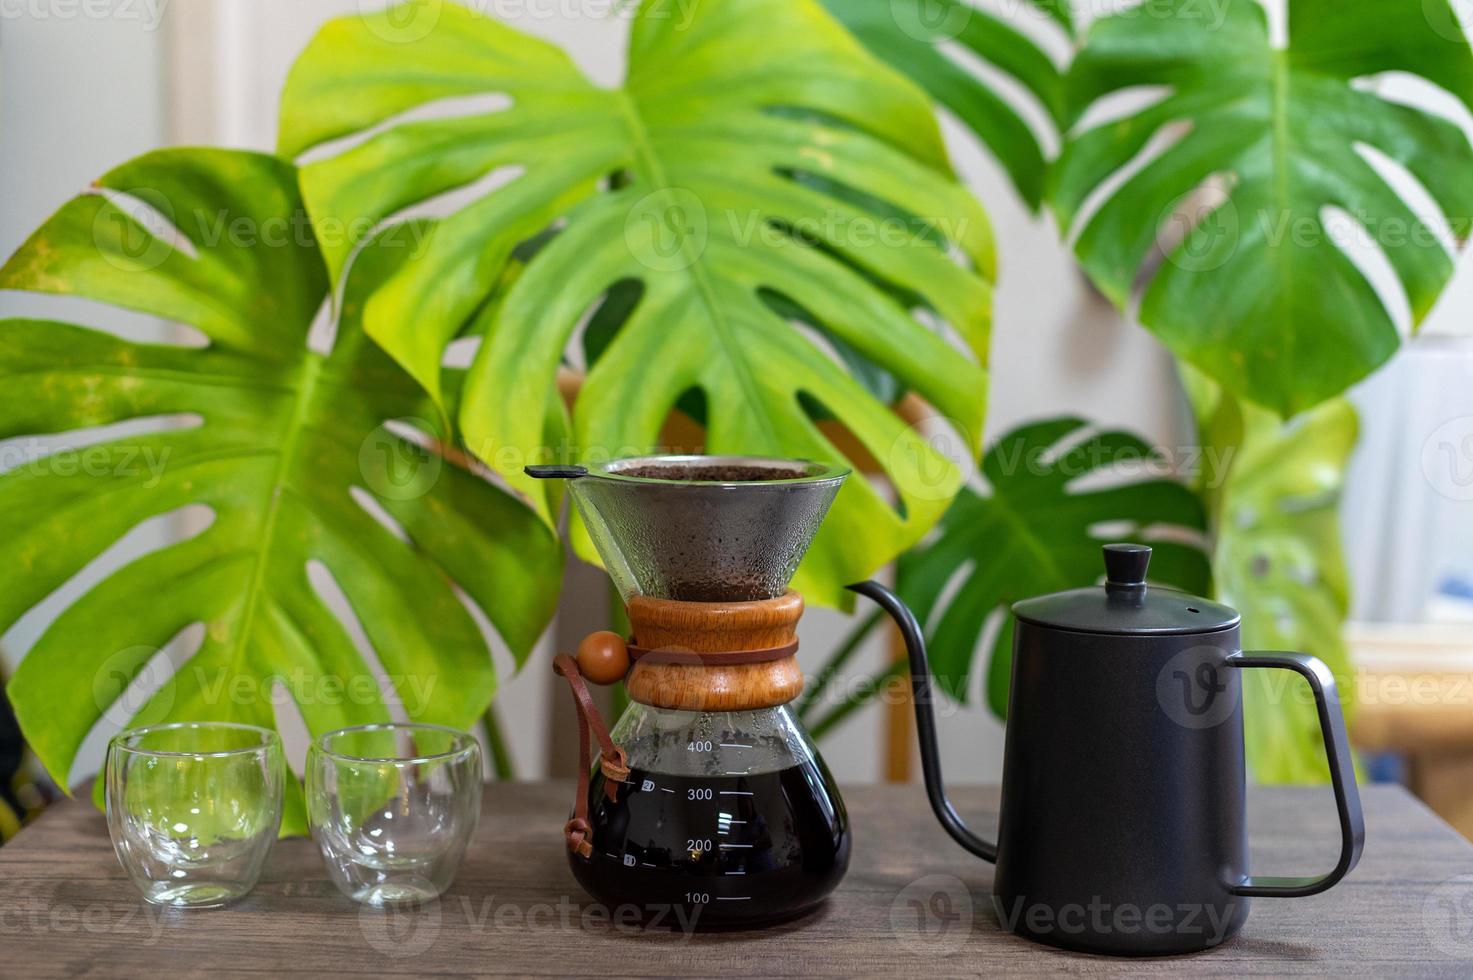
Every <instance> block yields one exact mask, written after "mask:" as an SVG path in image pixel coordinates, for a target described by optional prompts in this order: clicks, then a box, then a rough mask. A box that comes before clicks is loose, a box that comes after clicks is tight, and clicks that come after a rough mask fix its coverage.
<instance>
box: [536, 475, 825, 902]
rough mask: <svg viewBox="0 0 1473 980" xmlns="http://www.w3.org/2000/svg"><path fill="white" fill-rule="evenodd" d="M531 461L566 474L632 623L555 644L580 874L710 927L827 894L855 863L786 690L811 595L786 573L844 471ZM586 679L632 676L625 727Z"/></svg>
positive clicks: (794, 680)
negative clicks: (573, 743)
mask: <svg viewBox="0 0 1473 980" xmlns="http://www.w3.org/2000/svg"><path fill="white" fill-rule="evenodd" d="M528 473H530V474H531V475H533V476H536V477H541V478H560V479H567V480H568V481H569V483H570V488H571V492H572V496H573V500H574V503H575V504H576V505H577V507H578V511H579V513H580V514H581V515H582V517H583V521H584V523H585V524H586V525H587V527H588V530H589V534H590V535H591V537H592V539H593V542H594V544H595V546H596V547H597V548H598V552H599V554H600V555H601V556H602V558H603V560H604V564H605V565H606V566H607V568H608V571H609V574H610V575H611V576H612V577H613V580H614V582H615V584H616V585H617V586H618V588H619V590H620V592H621V594H622V595H623V597H624V600H625V602H626V603H627V606H628V612H629V621H630V625H631V629H632V633H633V635H632V636H631V637H630V638H629V639H628V640H627V641H626V640H625V639H624V638H622V637H619V636H617V635H616V634H613V633H607V632H603V633H594V634H592V635H590V636H589V637H587V638H586V639H585V640H584V641H583V642H582V643H581V644H580V645H579V648H578V656H577V659H576V660H574V658H572V657H568V656H566V655H564V656H559V657H558V658H557V659H556V661H555V665H556V670H557V672H558V673H559V674H560V675H562V676H563V677H564V678H566V679H567V681H568V683H569V686H570V688H571V690H572V692H573V696H574V699H575V702H576V703H577V706H578V717H579V728H580V732H579V735H580V744H581V751H582V756H583V757H582V765H581V767H580V775H581V778H580V782H579V787H578V791H577V797H576V799H575V801H574V807H573V816H572V818H571V819H570V820H569V821H568V823H567V825H566V826H565V827H564V836H565V837H566V839H567V843H568V850H569V861H570V863H571V865H572V869H573V874H574V876H575V877H577V879H578V881H579V882H580V883H581V884H582V885H583V887H584V888H585V889H587V890H588V892H589V893H590V894H591V895H593V896H594V897H595V898H596V899H598V900H599V901H601V902H604V903H605V904H607V905H609V906H610V907H617V906H627V905H630V904H633V905H635V906H638V907H640V908H641V909H643V910H645V911H646V912H647V913H649V914H654V913H655V912H656V911H664V910H671V909H677V908H679V909H682V911H683V913H684V914H683V915H682V917H681V918H682V921H686V922H690V921H695V923H696V924H697V925H698V926H700V925H728V926H729V925H752V924H757V923H762V922H770V921H774V920H778V919H783V918H787V917H789V916H793V915H797V914H799V913H801V912H804V911H806V910H808V909H810V908H812V907H814V906H815V905H817V904H818V903H819V902H821V901H822V900H823V899H824V898H825V897H826V896H827V895H828V894H829V893H830V892H831V891H833V889H834V887H835V886H836V885H837V884H838V883H839V880H840V879H841V878H842V877H843V876H844V872H845V870H846V869H847V867H848V864H849V849H850V835H849V821H848V817H847V816H846V815H845V813H844V804H843V801H842V800H841V799H840V798H839V792H838V789H837V787H836V786H835V785H834V782H833V779H832V777H830V775H829V773H828V769H827V768H826V767H825V766H824V763H823V759H822V758H821V757H820V756H819V754H818V750H817V749H816V748H814V746H813V743H812V742H811V741H810V740H809V738H808V735H807V733H806V732H805V731H804V730H803V727H802V725H801V724H800V723H799V722H798V719H797V716H796V714H795V713H794V712H793V711H792V710H791V709H790V707H789V703H790V702H791V701H792V700H793V699H794V698H795V697H797V696H798V694H799V693H801V691H802V687H803V675H802V673H801V672H800V671H799V669H798V663H797V660H796V658H795V656H794V654H795V653H796V652H797V648H798V641H797V633H796V628H797V624H798V619H799V618H800V617H801V616H802V614H803V599H802V597H801V596H800V595H799V594H798V593H796V592H794V591H793V590H791V589H789V588H788V587H787V585H788V581H789V579H791V578H792V576H793V573H794V571H795V570H796V569H797V567H798V562H799V561H800V560H801V559H802V557H803V553H804V552H805V551H806V550H807V548H808V545H809V542H811V541H812V540H813V536H814V534H815V533H816V532H817V531H818V527H819V524H820V523H821V522H822V521H823V518H824V515H825V514H826V513H827V512H828V508H829V504H830V503H832V501H833V499H834V496H835V494H837V493H838V490H839V486H840V484H842V483H843V481H844V478H845V476H847V475H848V474H847V471H846V470H843V469H839V468H835V467H830V466H826V465H822V464H814V463H802V462H793V461H787V460H769V459H751V458H745V457H719V456H664V457H647V458H641V459H626V460H619V461H616V462H612V463H607V464H603V465H600V466H596V467H587V468H585V467H529V468H528ZM585 679H586V680H588V681H592V682H594V683H599V684H611V683H614V682H616V681H620V680H622V681H624V682H625V685H626V688H627V690H628V693H629V698H630V702H631V703H630V706H629V708H628V710H627V711H625V713H624V715H623V717H621V718H620V719H619V721H618V723H617V724H616V725H615V726H614V728H613V730H612V731H608V730H606V729H605V728H604V725H603V722H602V719H601V718H600V717H599V714H598V711H597V709H596V708H595V707H594V705H593V701H592V700H591V698H590V697H589V694H588V689H587V687H586V686H585V683H584V681H585ZM590 736H591V738H592V740H593V741H596V742H597V744H598V750H599V751H598V758H597V760H596V766H595V760H592V759H590V758H589V751H590V750H589V743H590Z"/></svg>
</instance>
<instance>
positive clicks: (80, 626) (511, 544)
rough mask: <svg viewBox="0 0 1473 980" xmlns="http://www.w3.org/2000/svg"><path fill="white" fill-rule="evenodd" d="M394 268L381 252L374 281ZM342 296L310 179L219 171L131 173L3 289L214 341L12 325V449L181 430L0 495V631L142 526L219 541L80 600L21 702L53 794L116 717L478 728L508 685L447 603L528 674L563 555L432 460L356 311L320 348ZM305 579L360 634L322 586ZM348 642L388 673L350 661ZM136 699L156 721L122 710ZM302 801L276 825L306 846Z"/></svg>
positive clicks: (181, 542) (243, 167)
mask: <svg viewBox="0 0 1473 980" xmlns="http://www.w3.org/2000/svg"><path fill="white" fill-rule="evenodd" d="M138 202H143V203H145V204H147V205H149V206H151V208H152V211H151V213H150V212H147V211H145V212H143V213H141V214H140V213H139V212H138V210H137V208H136V205H137V203H138ZM140 220H141V221H142V223H140ZM161 221H162V222H167V223H168V225H171V226H172V227H165V226H163V225H162V224H160V222H161ZM150 228H151V229H154V231H155V232H157V234H155V233H152V232H151V231H150V230H148V229H150ZM175 232H177V237H176V236H175V234H174V233H175ZM403 258H404V250H402V249H394V248H390V247H386V246H383V245H380V244H375V245H373V246H371V247H370V248H368V249H366V250H365V251H364V261H363V262H362V263H361V264H362V268H363V270H364V273H365V275H364V278H363V280H362V282H363V283H364V284H366V283H368V282H370V281H371V278H372V277H373V276H377V275H384V274H388V273H389V272H390V271H392V269H393V268H395V267H396V266H397V265H399V264H400V263H401V262H402V261H403ZM327 285H328V281H327V273H326V269H325V267H324V265H323V262H322V259H321V255H320V253H319V251H318V248H317V246H316V243H315V241H314V238H313V235H312V229H311V225H310V223H309V222H308V221H307V220H306V215H305V212H304V211H303V207H302V202H301V200H300V196H299V193H298V190H297V175H296V171H295V170H294V168H293V167H292V166H291V165H290V164H288V163H285V162H282V161H280V160H278V159H276V158H274V157H270V156H264V155H257V154H251V153H238V152H228V151H216V150H165V151H160V152H156V153H151V154H149V155H147V156H144V157H141V158H139V159H137V160H134V161H132V162H131V163H127V164H124V165H123V166H121V167H119V168H117V169H116V170H114V171H112V172H111V173H108V174H107V175H106V176H104V177H103V178H101V180H99V181H98V182H97V184H96V185H95V187H94V189H93V191H92V192H90V193H86V194H83V195H82V196H80V197H78V198H76V199H74V200H72V201H71V202H69V203H67V204H66V205H64V206H63V207H62V208H61V210H60V211H58V212H57V213H56V215H55V216H54V217H52V218H51V219H50V220H49V221H47V222H46V224H45V225H43V226H42V227H41V228H40V230H38V231H37V232H36V233H35V234H34V235H33V236H31V238H30V239H29V240H28V241H27V242H26V243H25V245H24V246H22V248H21V249H20V251H18V252H17V253H16V254H15V255H14V256H13V257H12V258H11V259H10V261H9V262H8V263H7V264H6V265H5V266H4V268H3V269H0V289H14V290H28V291H33V292H37V293H49V294H54V295H58V296H72V297H82V298H85V299H88V300H93V301H96V302H98V303H102V304H108V305H109V306H113V307H123V308H127V309H131V310H135V311H139V312H142V313H145V314H149V315H152V316H156V317H159V318H160V319H162V320H165V321H172V322H176V323H181V324H187V325H188V326H190V327H193V328H195V329H196V330H198V331H199V332H200V333H201V334H203V335H204V337H205V338H206V339H207V341H208V342H207V344H206V346H203V347H189V346H174V345H165V344H150V343H134V342H129V341H126V340H122V339H119V338H118V337H116V336H113V335H111V334H108V333H103V332H100V331H98V330H93V329H88V328H87V327H84V326H80V325H76V324H72V323H63V322H49V321H39V320H6V321H3V322H0V365H3V370H4V372H5V374H6V383H5V385H4V386H3V387H0V438H16V437H39V436H49V435H57V434H59V436H60V438H62V439H66V438H67V435H66V434H68V433H78V434H80V433H81V430H89V429H94V428H95V427H100V426H113V425H115V424H118V423H124V422H130V421H132V422H138V421H139V420H152V421H153V423H158V421H159V420H164V419H167V420H173V422H174V423H175V424H168V425H160V424H150V425H144V426H143V427H142V428H141V429H140V428H137V427H135V429H134V430H133V431H132V432H129V433H126V434H125V433H123V432H109V431H107V430H103V432H102V433H100V435H101V441H100V442H96V443H95V444H94V445H91V446H89V447H88V448H86V449H85V450H84V451H80V452H59V453H56V454H54V455H53V456H49V457H44V458H41V459H38V460H35V461H33V462H31V463H29V464H27V465H25V466H20V467H15V468H13V469H11V470H10V471H9V472H7V473H5V474H4V475H3V476H0V540H3V541H4V549H5V558H6V561H5V562H4V563H3V565H0V631H3V630H4V629H7V628H9V627H10V626H11V625H12V624H14V623H15V622H16V620H17V619H18V618H19V617H21V616H22V615H24V614H25V613H27V612H28V611H29V610H32V609H34V608H35V607H36V606H37V605H38V604H39V603H41V602H42V601H43V600H46V599H47V598H48V596H51V595H52V594H53V592H54V591H55V590H57V589H58V588H61V587H62V586H64V585H66V584H67V583H68V582H71V581H72V580H73V579H74V577H75V576H77V575H78V574H79V573H81V572H83V570H84V569H87V568H88V566H89V564H90V563H92V562H94V561H95V560H96V559H98V558H99V557H100V556H103V555H104V554H105V553H107V552H108V551H109V549H110V548H112V546H114V545H115V544H116V543H117V542H118V541H119V540H120V539H121V538H123V537H124V536H125V535H127V534H128V533H129V532H130V531H132V530H133V529H134V528H137V527H138V526H139V525H140V524H142V523H144V522H146V521H149V520H150V519H152V518H158V517H161V516H162V515H170V514H177V513H178V512H180V511H181V509H184V508H189V507H197V508H207V509H208V515H209V516H208V518H207V522H206V523H207V526H205V527H203V528H199V527H194V528H187V527H184V526H182V525H183V524H184V523H185V522H184V521H176V522H175V523H176V524H177V525H180V526H178V527H176V531H175V533H171V534H170V535H169V537H170V541H169V542H168V543H166V544H165V545H163V546H162V547H159V548H158V549H157V550H154V551H152V552H150V553H148V554H145V555H143V556H142V557H138V558H135V559H133V560H131V561H129V562H128V563H127V564H124V565H122V566H121V567H118V568H116V570H114V571H111V572H110V573H109V574H106V575H104V576H103V577H101V578H100V580H97V581H95V583H91V584H88V585H86V586H84V587H82V588H80V589H78V590H77V594H76V596H75V598H74V600H73V601H72V602H71V603H70V604H69V605H68V606H67V607H66V608H65V609H63V610H62V611H61V613H60V614H59V615H58V616H57V618H56V619H55V621H54V622H53V623H52V624H51V625H50V626H49V627H48V628H47V629H46V630H45V632H44V633H43V634H42V636H41V637H40V639H39V640H38V641H37V642H36V644H35V646H34V648H33V649H32V650H31V651H30V652H29V653H28V654H27V655H26V657H25V658H24V659H23V660H22V661H21V664H20V668H19V669H18V670H17V671H16V673H15V676H14V677H13V678H12V680H11V681H10V684H9V686H8V688H7V694H8V695H9V697H10V700H11V702H12V703H13V704H14V706H15V710H16V714H17V715H18V717H19V719H20V722H21V725H22V726H23V728H24V730H25V734H26V737H27V739H28V740H29V742H30V744H31V745H32V746H33V747H34V748H35V750H36V753H37V755H38V756H39V757H40V758H41V760H42V762H44V763H45V765H46V768H47V769H48V770H49V771H50V772H51V774H52V775H53V776H54V777H55V778H56V779H57V780H58V781H59V782H61V783H62V784H63V785H65V784H66V782H67V781H68V778H69V776H70V774H71V770H72V766H73V761H74V759H75V757H76V755H77V751H78V749H79V747H80V746H81V745H82V743H83V740H84V739H85V738H86V737H87V735H88V733H89V731H91V730H92V729H93V728H94V726H96V725H97V724H98V722H99V720H100V719H101V718H102V717H103V715H104V712H107V711H109V710H112V711H120V710H121V711H123V712H124V713H128V712H131V711H133V710H134V709H137V710H136V715H135V717H134V719H133V720H134V721H136V722H153V721H160V720H229V721H238V722H248V723H252V724H257V725H263V726H266V727H274V726H275V725H276V724H277V722H278V720H279V719H278V713H279V712H280V711H282V710H286V711H291V710H293V709H292V707H291V702H295V710H299V711H300V713H301V716H302V718H303V720H305V722H306V725H307V728H308V729H309V730H310V731H311V732H313V733H322V732H326V731H329V730H331V729H334V728H338V727H341V726H344V725H351V724H359V723H365V722H376V721H383V720H386V719H388V718H389V717H390V715H391V711H390V703H391V702H393V701H397V702H398V703H399V704H400V705H402V707H403V710H404V712H405V713H406V714H407V715H408V716H409V717H410V718H412V719H414V720H419V721H427V722H438V723H443V724H447V725H452V726H455V727H459V728H465V727H468V726H470V725H471V724H473V723H474V722H475V721H476V719H477V718H479V717H480V715H481V714H482V713H483V712H484V711H485V709H486V707H487V705H488V703H489V702H490V700H491V696H492V693H493V691H494V690H495V683H496V677H495V671H494V668H493V664H492V661H491V657H490V651H489V650H488V648H487V645H486V642H485V639H484V637H483V634H482V632H481V629H480V628H479V627H478V625H477V622H476V619H475V618H474V616H473V614H472V612H471V611H470V609H469V608H468V606H467V605H466V604H464V603H463V602H462V600H461V598H460V597H459V596H458V595H457V591H458V590H459V591H463V593H464V594H465V596H467V597H468V598H469V600H470V601H471V602H472V603H474V604H475V605H477V606H479V608H480V609H481V610H483V611H484V613H485V614H486V615H487V616H488V617H489V619H490V621H491V623H492V624H493V625H494V626H495V628H496V629H497V630H498V631H499V632H500V634H501V636H502V637H503V639H504V640H505V641H506V642H507V643H508V644H509V645H510V647H511V648H512V650H513V651H514V653H515V654H516V656H517V657H518V660H519V661H520V658H523V657H525V656H526V654H527V653H528V652H529V650H530V648H531V646H532V644H533V643H534V642H535V640H536V638H537V636H538V635H539V633H540V632H541V630H542V629H543V627H544V626H545V624H546V622H547V621H548V619H549V618H550V616H551V613H552V609H553V604H554V601H555V598H556V592H557V587H558V583H559V581H560V566H561V561H562V556H561V548H560V547H559V545H558V543H557V541H556V540H555V539H554V536H553V534H552V533H551V532H550V531H549V530H548V528H547V527H546V525H545V524H544V523H543V522H541V521H539V520H538V519H537V518H536V517H535V515H533V514H532V513H531V512H530V511H528V510H527V509H526V508H525V507H523V506H522V505H521V504H520V503H519V502H517V501H516V500H515V499H513V498H512V497H511V496H510V495H508V494H506V493H505V492H503V491H501V490H498V489H497V488H496V487H494V486H493V485H492V484H491V483H489V482H487V481H486V480H485V479H483V478H481V477H479V476H477V475H474V474H473V473H472V472H470V471H468V470H467V469H465V468H462V467H460V466H457V465H454V464H452V462H451V461H450V460H449V459H447V458H445V457H444V456H443V455H441V454H440V453H436V452H431V451H428V450H426V449H424V448H421V447H420V445H419V443H420V442H421V440H422V439H428V438H432V437H435V438H437V437H438V436H439V435H440V433H439V430H438V427H437V425H436V423H435V422H434V420H435V419H436V418H437V417H438V416H437V410H436V407H435V405H434V404H433V403H432V402H431V401H430V400H429V399H428V398H426V397H425V395H424V392H423V390H422V389H421V388H420V387H419V385H418V384H416V383H415V381H414V379H413V378H411V377H409V375H407V374H406V373H405V372H404V371H403V370H402V369H401V368H400V367H399V366H398V365H397V364H395V363H394V361H393V360H391V359H390V358H389V357H387V356H386V355H385V354H383V353H382V352H381V351H379V350H378V349H377V348H376V347H374V346H373V344H372V343H370V342H369V341H368V340H367V339H366V338H365V336H364V335H363V332H362V330H361V328H360V326H359V322H358V321H359V313H360V311H361V307H362V295H361V294H360V291H358V290H357V289H356V288H355V289H350V290H349V292H348V294H347V295H346V297H345V301H344V306H343V316H342V320H341V323H340V324H339V325H338V337H337V339H336V343H335V344H334V345H333V346H332V350H331V353H330V354H322V353H317V352H314V350H312V349H311V348H310V347H309V345H308V331H309V328H310V327H311V325H312V324H313V321H314V318H315V317H316V316H317V315H318V313H319V310H320V309H321V308H322V307H323V306H324V304H325V302H326V300H327ZM103 309H104V312H103V313H100V314H99V316H100V317H103V318H104V319H103V320H102V321H100V322H106V321H105V316H106V313H105V308H103ZM181 420H182V422H183V424H179V423H180V422H181ZM396 422H402V423H403V424H406V425H408V426H410V427H411V430H404V429H401V428H397V427H395V426H393V425H391V423H396ZM416 433H417V434H416ZM82 437H83V438H84V439H85V438H87V436H85V435H84V436H82ZM317 565H320V566H321V568H322V569H323V570H325V573H326V575H327V576H330V578H331V580H332V582H334V583H336V591H339V592H340V593H341V596H342V597H345V598H346V601H347V604H348V605H349V606H350V607H351V615H348V614H347V613H346V611H344V612H343V613H342V614H340V613H339V612H335V611H334V608H333V606H332V605H331V604H330V602H329V600H328V597H330V596H332V595H333V593H334V591H335V590H333V589H332V587H331V586H329V585H325V584H324V585H323V586H322V589H321V590H319V588H318V587H316V586H315V585H314V583H313V581H312V580H311V579H309V566H317ZM344 616H346V619H347V620H348V621H345V618H344ZM196 624H199V625H202V627H203V630H202V639H201V640H200V642H199V645H198V648H197V649H195V650H194V652H193V653H192V654H190V655H189V657H188V659H187V660H185V661H183V662H182V663H180V664H179V665H178V667H177V669H171V668H169V667H167V666H161V661H160V660H158V659H157V658H156V654H157V653H158V651H159V650H160V649H161V648H163V647H165V646H166V645H168V644H170V642H171V640H174V639H176V638H178V637H180V636H181V634H184V633H185V632H186V631H188V630H190V628H191V627H195V629H196V631H198V627H197V626H196ZM358 628H361V634H362V636H363V637H364V638H366V641H367V644H368V645H369V646H370V647H371V650H372V654H373V656H374V657H376V658H377V661H378V665H372V664H371V663H370V662H369V659H368V658H367V657H365V655H364V653H362V652H361V651H360V649H359V646H358V645H357V643H355V641H354V639H353V634H354V632H355V630H356V629H358ZM140 675H142V679H139V678H140ZM135 681H136V682H137V683H136V684H135ZM381 681H387V682H391V683H392V687H393V690H392V693H391V694H390V695H388V696H387V697H386V696H385V694H382V693H381V692H380V683H381ZM150 685H151V686H150ZM139 686H144V687H149V690H148V691H147V692H146V694H147V695H148V696H147V698H146V700H143V701H140V702H139V703H138V704H136V705H135V704H130V703H126V702H125V703H123V704H121V705H120V704H119V701H120V699H124V698H125V695H127V697H128V698H131V697H132V696H133V694H132V692H133V691H136V690H138V687H139ZM288 699H289V700H288ZM283 705H284V707H282V706H283ZM291 785H292V789H291V797H290V799H289V800H288V811H287V819H286V823H285V828H286V829H287V830H288V831H296V832H301V831H303V830H304V829H305V825H304V823H303V816H302V809H301V798H300V791H299V790H298V789H297V788H296V784H295V782H293V783H292V784H291Z"/></svg>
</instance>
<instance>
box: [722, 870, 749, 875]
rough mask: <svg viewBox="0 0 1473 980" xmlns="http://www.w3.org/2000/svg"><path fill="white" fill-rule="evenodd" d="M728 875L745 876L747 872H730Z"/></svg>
mask: <svg viewBox="0 0 1473 980" xmlns="http://www.w3.org/2000/svg"><path fill="white" fill-rule="evenodd" d="M727 874H728V875H744V874H746V872H745V871H728V872H727Z"/></svg>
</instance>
